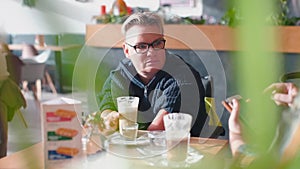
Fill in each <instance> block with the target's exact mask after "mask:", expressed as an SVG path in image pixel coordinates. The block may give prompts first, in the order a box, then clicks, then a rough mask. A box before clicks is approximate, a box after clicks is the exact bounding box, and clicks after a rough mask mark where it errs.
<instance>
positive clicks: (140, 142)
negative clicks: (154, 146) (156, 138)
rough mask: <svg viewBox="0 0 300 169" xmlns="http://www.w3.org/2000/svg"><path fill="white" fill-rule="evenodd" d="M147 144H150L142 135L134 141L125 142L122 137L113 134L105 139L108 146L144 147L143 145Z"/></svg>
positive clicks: (118, 134)
mask: <svg viewBox="0 0 300 169" xmlns="http://www.w3.org/2000/svg"><path fill="white" fill-rule="evenodd" d="M149 142H150V141H149V138H147V137H146V136H144V135H142V136H140V137H138V138H136V139H135V140H126V139H125V138H124V137H122V135H120V133H115V134H113V135H111V136H110V137H109V138H108V139H107V143H108V144H119V145H131V146H134V145H145V144H149Z"/></svg>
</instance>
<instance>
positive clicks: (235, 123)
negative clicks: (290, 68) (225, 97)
mask: <svg viewBox="0 0 300 169" xmlns="http://www.w3.org/2000/svg"><path fill="white" fill-rule="evenodd" d="M264 92H269V93H271V94H272V97H271V99H272V100H274V102H275V103H276V104H277V105H280V106H289V107H290V110H289V111H288V112H283V114H282V115H283V117H282V118H280V121H279V123H278V128H277V132H278V134H276V135H275V136H274V138H273V142H272V144H271V145H270V149H269V151H271V149H273V148H275V147H273V146H275V145H276V146H279V147H278V148H279V150H280V152H281V153H280V154H281V155H278V157H272V156H269V158H270V159H272V160H274V162H275V165H276V166H280V167H282V168H284V167H287V166H289V165H293V162H295V160H296V161H297V159H298V156H296V155H295V154H294V155H295V156H294V157H292V155H291V154H289V155H288V157H287V156H286V155H287V154H285V153H286V152H287V151H286V148H287V144H286V143H285V141H286V140H285V138H286V136H285V135H286V134H288V133H289V132H286V130H290V129H291V128H290V127H287V126H289V125H292V122H290V121H286V120H287V119H286V117H287V116H285V117H284V115H285V113H289V112H290V111H291V112H292V111H295V110H296V109H295V104H298V102H299V100H296V98H297V96H298V88H297V86H296V85H295V84H293V83H273V84H271V85H270V86H269V87H267V88H266V89H265V91H264ZM229 105H230V107H231V109H232V111H231V112H230V117H229V120H228V127H229V143H230V148H231V152H232V155H233V156H234V157H235V158H237V159H239V158H240V157H243V158H245V157H249V155H250V156H252V157H251V158H250V159H251V160H250V162H252V161H253V160H255V159H256V160H257V158H258V163H260V162H261V161H260V160H259V159H264V160H266V159H265V157H256V153H255V150H253V149H252V148H251V147H253V145H251V146H249V145H248V144H247V142H246V141H245V137H244V136H243V128H242V126H243V125H242V122H241V119H240V108H241V107H240V102H239V101H238V100H237V99H232V101H231V102H230V103H229ZM298 108H299V107H298ZM289 114H291V113H289ZM293 120H294V119H293ZM288 137H293V136H292V135H289V136H288ZM274 143H275V144H274ZM291 144H295V142H291ZM296 144H297V143H296ZM296 146H297V145H296ZM275 149H276V148H275ZM296 151H297V150H296ZM293 153H294V150H293ZM296 154H297V153H296ZM291 157H292V158H291ZM278 158H279V159H280V160H278ZM270 159H269V160H270ZM276 159H277V160H276ZM248 162H249V161H248Z"/></svg>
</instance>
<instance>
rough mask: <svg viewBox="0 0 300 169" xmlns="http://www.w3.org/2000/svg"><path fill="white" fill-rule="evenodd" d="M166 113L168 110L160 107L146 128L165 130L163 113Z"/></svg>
mask: <svg viewBox="0 0 300 169" xmlns="http://www.w3.org/2000/svg"><path fill="white" fill-rule="evenodd" d="M166 114H168V112H167V111H166V110H164V109H161V110H160V111H159V112H158V113H157V115H156V117H155V118H154V120H153V121H152V123H151V124H150V125H149V127H148V130H165V127H164V118H163V117H164V115H166Z"/></svg>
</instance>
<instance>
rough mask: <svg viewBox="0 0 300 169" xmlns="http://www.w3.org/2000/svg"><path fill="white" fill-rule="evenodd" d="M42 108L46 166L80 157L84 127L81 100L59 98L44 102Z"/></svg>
mask: <svg viewBox="0 0 300 169" xmlns="http://www.w3.org/2000/svg"><path fill="white" fill-rule="evenodd" d="M41 110H42V116H41V117H42V135H43V143H44V153H45V166H49V165H51V164H59V163H62V162H65V161H70V160H73V159H76V158H79V157H80V156H81V154H82V144H81V138H82V128H81V125H80V120H79V118H78V117H80V115H81V102H80V101H77V100H73V99H69V98H58V99H55V100H50V101H46V102H43V103H42V104H41Z"/></svg>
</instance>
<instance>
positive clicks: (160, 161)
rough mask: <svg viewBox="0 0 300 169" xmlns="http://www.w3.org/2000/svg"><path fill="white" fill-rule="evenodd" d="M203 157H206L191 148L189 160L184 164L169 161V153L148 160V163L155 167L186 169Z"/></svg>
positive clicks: (183, 162) (188, 155)
mask: <svg viewBox="0 0 300 169" xmlns="http://www.w3.org/2000/svg"><path fill="white" fill-rule="evenodd" d="M203 157H204V155H203V154H201V153H200V152H199V151H197V150H195V149H194V148H192V147H189V149H188V154H187V158H186V160H185V161H182V162H177V161H168V159H167V153H163V154H161V155H159V156H155V157H152V158H148V159H147V160H146V163H147V164H148V165H150V166H154V167H172V168H186V167H190V166H191V165H193V164H195V163H197V162H199V161H200V160H201V159H202V158H203Z"/></svg>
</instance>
